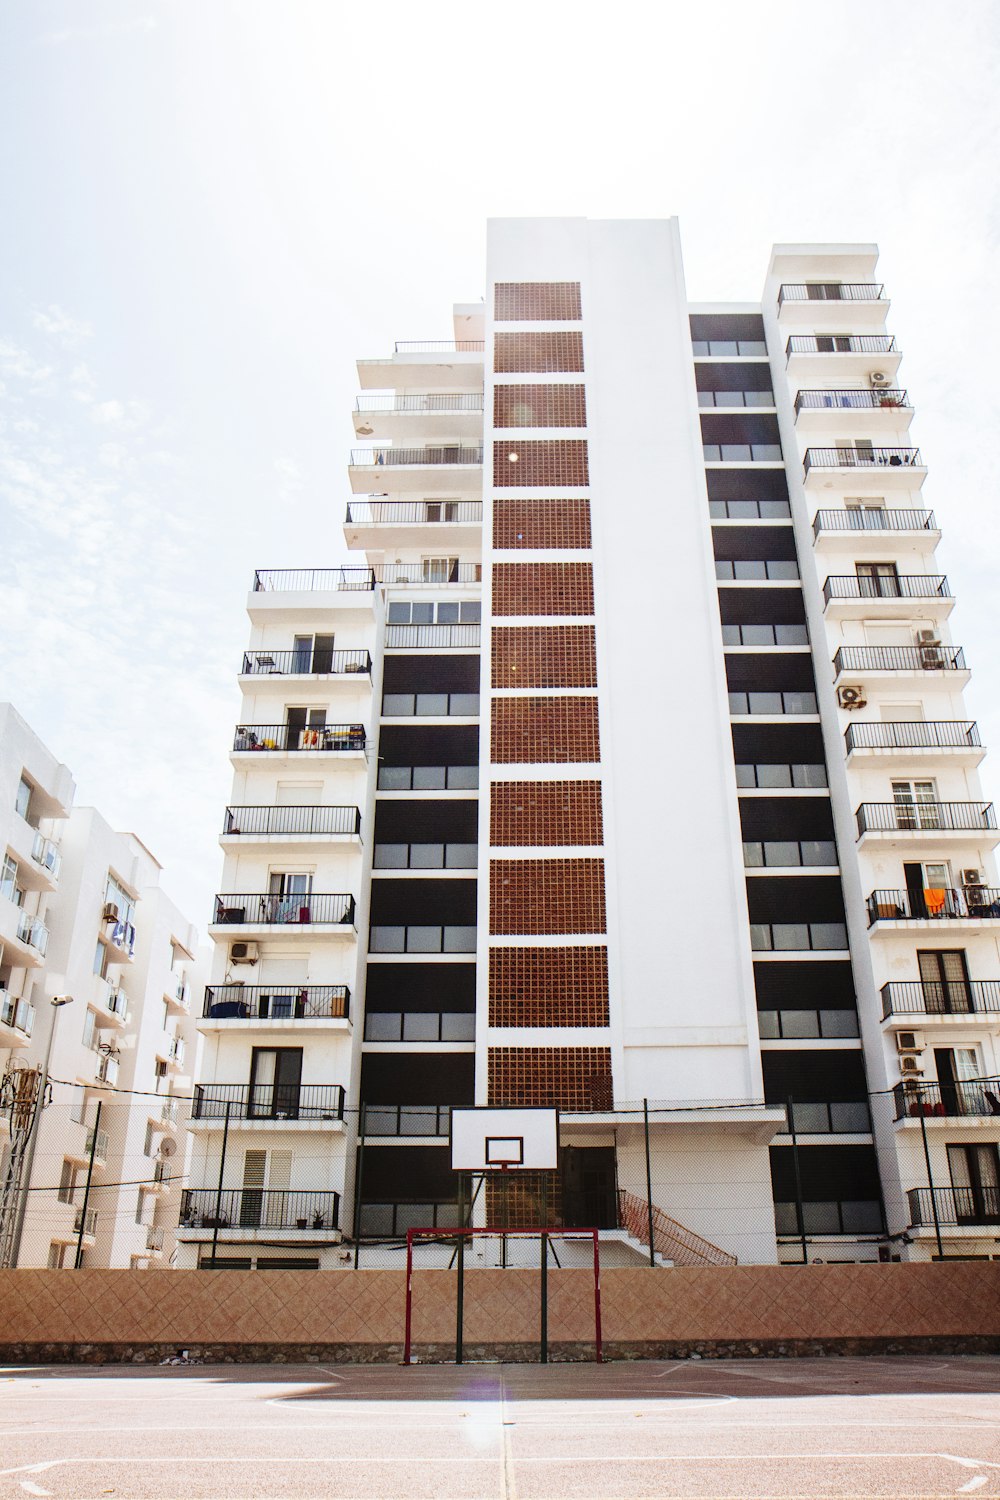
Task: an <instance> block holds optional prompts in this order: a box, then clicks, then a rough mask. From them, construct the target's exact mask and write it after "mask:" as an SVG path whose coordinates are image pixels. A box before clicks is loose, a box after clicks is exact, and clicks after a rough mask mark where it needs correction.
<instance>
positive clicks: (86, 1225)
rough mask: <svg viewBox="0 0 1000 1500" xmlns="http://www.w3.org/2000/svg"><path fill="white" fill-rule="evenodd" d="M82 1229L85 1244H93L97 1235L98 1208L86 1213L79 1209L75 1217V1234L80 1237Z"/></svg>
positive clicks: (89, 1209)
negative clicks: (88, 1242)
mask: <svg viewBox="0 0 1000 1500" xmlns="http://www.w3.org/2000/svg"><path fill="white" fill-rule="evenodd" d="M81 1229H82V1230H83V1241H84V1244H86V1242H87V1241H88V1240H90V1242H91V1243H93V1241H94V1237H95V1235H96V1234H97V1209H96V1208H88V1209H87V1210H86V1211H84V1210H83V1209H82V1208H78V1209H77V1211H76V1213H75V1215H74V1216H73V1233H74V1234H75V1235H78V1234H79V1233H80V1230H81Z"/></svg>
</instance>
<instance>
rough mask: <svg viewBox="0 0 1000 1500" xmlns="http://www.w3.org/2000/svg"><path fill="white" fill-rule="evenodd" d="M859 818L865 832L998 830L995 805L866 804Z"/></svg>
mask: <svg viewBox="0 0 1000 1500" xmlns="http://www.w3.org/2000/svg"><path fill="white" fill-rule="evenodd" d="M855 817H856V818H857V822H858V836H859V837H860V836H861V835H862V834H864V833H913V832H929V833H933V832H935V831H936V830H938V829H943V830H944V831H945V832H962V831H965V830H968V831H970V832H971V831H979V830H982V829H984V828H996V826H997V820H996V814H995V812H994V811H993V803H992V802H862V803H861V806H860V807H859V808H858V809H857V811H856V813H855Z"/></svg>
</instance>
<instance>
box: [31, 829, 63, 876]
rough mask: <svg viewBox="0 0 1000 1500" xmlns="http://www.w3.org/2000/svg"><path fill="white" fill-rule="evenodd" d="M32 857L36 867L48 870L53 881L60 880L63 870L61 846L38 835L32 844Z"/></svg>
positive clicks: (42, 835)
mask: <svg viewBox="0 0 1000 1500" xmlns="http://www.w3.org/2000/svg"><path fill="white" fill-rule="evenodd" d="M31 857H32V859H33V860H34V861H35V864H36V865H40V866H41V867H42V869H43V870H47V871H48V873H49V874H50V875H51V876H52V879H53V880H58V879H59V871H60V870H61V869H62V854H61V853H60V851H59V845H58V844H54V843H53V842H52V840H51V839H47V838H46V837H45V835H44V834H41V833H36V834H35V837H34V839H33V840H32V844H31Z"/></svg>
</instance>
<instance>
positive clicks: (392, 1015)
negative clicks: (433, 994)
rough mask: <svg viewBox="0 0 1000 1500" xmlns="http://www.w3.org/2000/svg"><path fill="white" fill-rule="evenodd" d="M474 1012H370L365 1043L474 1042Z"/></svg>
mask: <svg viewBox="0 0 1000 1500" xmlns="http://www.w3.org/2000/svg"><path fill="white" fill-rule="evenodd" d="M475 1039H476V1017H475V1014H474V1012H470V1011H459V1010H455V1011H452V1010H370V1011H368V1013H367V1014H366V1016H365V1041H366V1042H474V1041H475Z"/></svg>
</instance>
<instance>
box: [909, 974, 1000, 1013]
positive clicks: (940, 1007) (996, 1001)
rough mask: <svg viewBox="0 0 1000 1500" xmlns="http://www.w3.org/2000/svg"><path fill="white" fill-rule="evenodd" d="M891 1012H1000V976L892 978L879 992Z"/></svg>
mask: <svg viewBox="0 0 1000 1500" xmlns="http://www.w3.org/2000/svg"><path fill="white" fill-rule="evenodd" d="M879 993H880V994H881V996H882V1019H883V1020H886V1019H887V1018H888V1017H889V1016H968V1015H1000V980H997V979H949V980H947V981H945V980H933V979H907V980H892V981H890V983H889V984H884V985H883V986H882V989H881V990H880V992H879Z"/></svg>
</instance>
